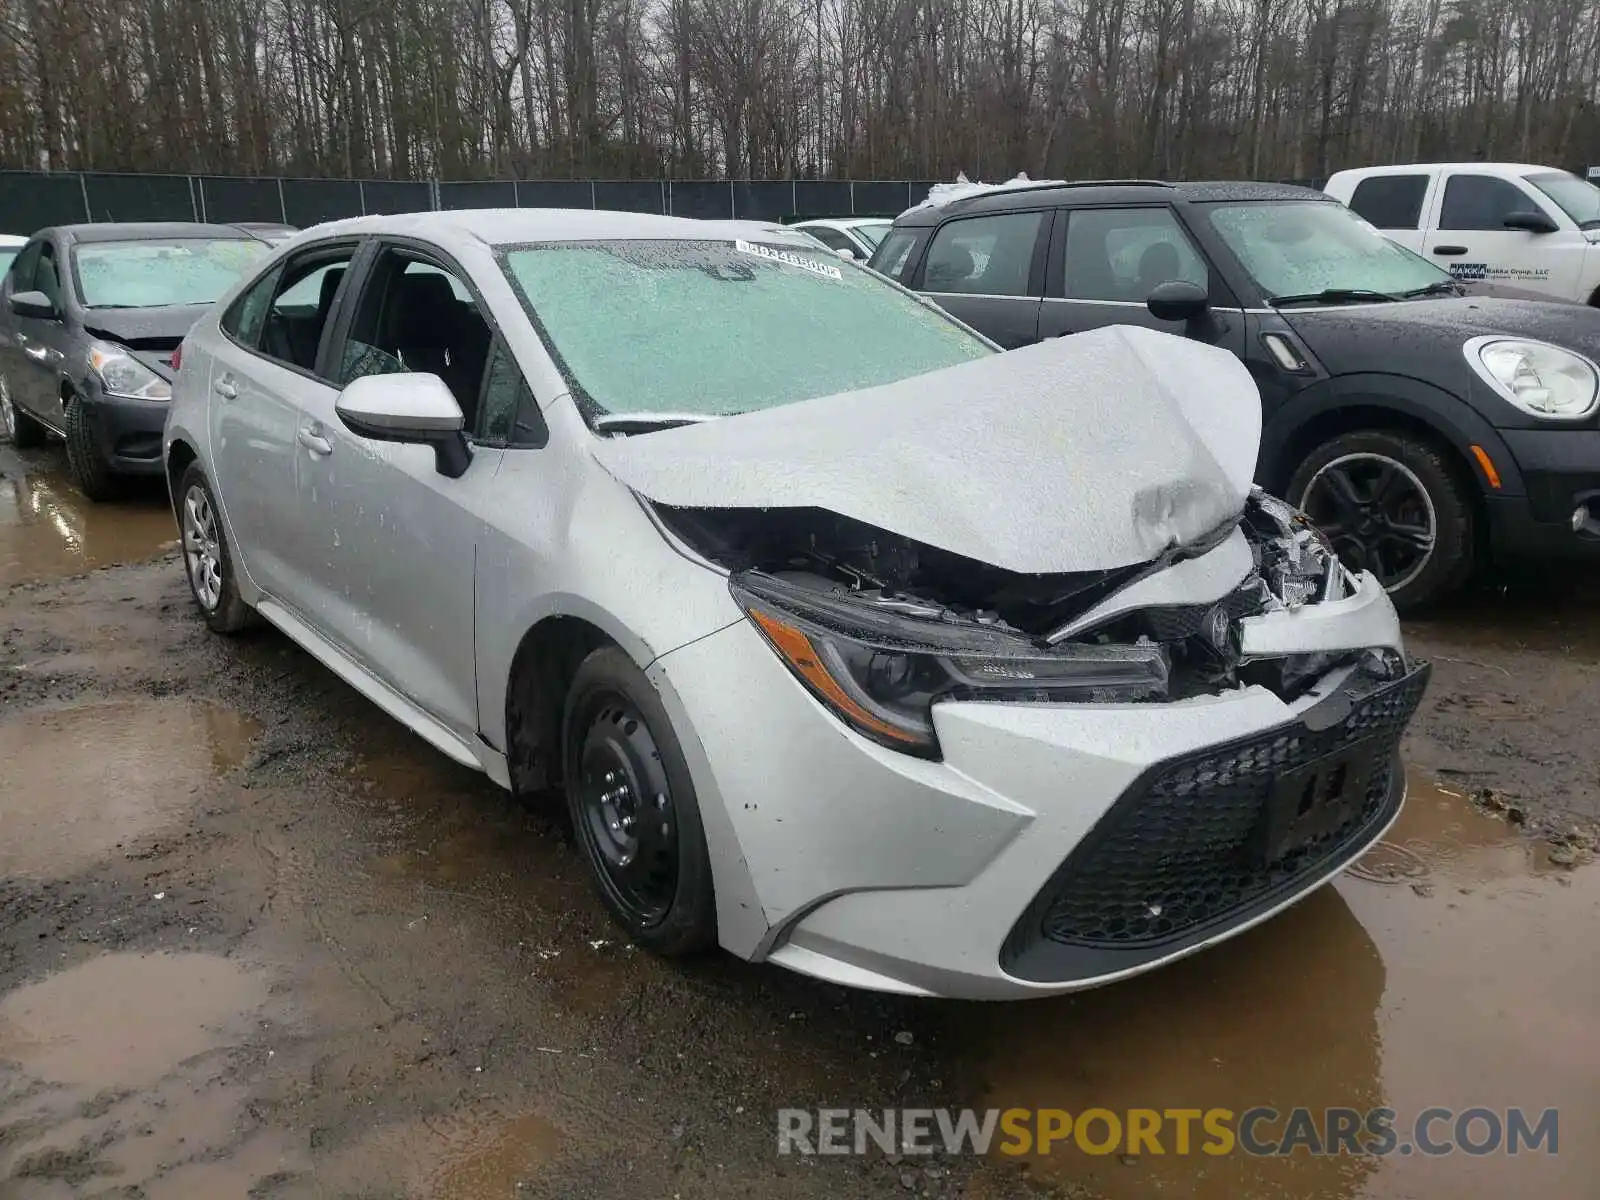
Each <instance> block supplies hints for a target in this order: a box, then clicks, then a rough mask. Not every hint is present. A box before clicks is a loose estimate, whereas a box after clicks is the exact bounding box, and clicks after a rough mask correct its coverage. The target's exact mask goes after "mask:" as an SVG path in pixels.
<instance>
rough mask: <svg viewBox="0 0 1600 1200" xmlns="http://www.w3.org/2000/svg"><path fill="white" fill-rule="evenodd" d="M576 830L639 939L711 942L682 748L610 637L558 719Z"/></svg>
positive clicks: (702, 856) (674, 950)
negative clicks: (611, 644)
mask: <svg viewBox="0 0 1600 1200" xmlns="http://www.w3.org/2000/svg"><path fill="white" fill-rule="evenodd" d="M562 740H563V747H564V755H563V758H564V771H563V774H564V776H565V791H566V796H567V805H568V810H569V813H570V815H571V818H572V827H573V832H574V834H575V835H576V838H577V842H578V846H579V849H580V850H581V851H582V853H583V855H584V858H585V860H586V861H587V862H588V864H589V868H590V873H591V874H592V875H593V877H594V880H595V884H596V886H597V888H598V889H599V892H600V896H601V898H602V899H603V900H604V901H605V903H606V907H607V908H608V909H609V910H610V912H611V914H612V916H613V918H614V919H615V920H616V921H617V922H618V923H619V924H620V925H621V926H622V927H623V928H624V929H626V930H627V931H628V932H629V934H630V935H632V936H633V938H634V939H635V940H636V941H638V942H639V943H640V944H641V945H644V946H647V947H649V948H650V949H652V950H656V951H657V952H659V953H663V954H683V953H688V952H690V951H693V950H699V949H702V948H704V947H706V946H709V945H711V944H712V943H713V942H714V941H715V938H716V908H715V903H714V897H713V894H712V886H711V866H710V860H709V856H708V854H707V851H706V845H705V836H704V833H703V832H702V828H701V824H700V810H699V806H698V803H697V801H696V798H695V794H694V785H693V782H692V781H691V780H690V778H689V771H688V767H687V765H686V764H685V763H684V759H683V752H682V750H681V748H680V747H679V745H678V741H677V738H676V737H675V736H674V734H673V732H672V726H671V724H670V722H669V721H668V719H667V714H666V711H665V709H664V708H663V707H662V705H661V701H660V698H659V697H658V696H657V694H656V691H655V689H654V688H653V687H652V686H651V685H650V682H649V680H648V679H646V678H645V676H644V673H643V672H642V671H640V670H639V668H638V667H637V666H635V665H634V663H633V661H632V660H631V659H630V658H628V656H627V655H626V654H624V653H623V652H622V651H621V650H619V649H617V648H616V647H614V646H606V647H602V648H601V649H599V650H596V651H594V653H592V654H590V655H589V656H588V657H587V658H586V659H584V661H583V664H582V665H581V666H580V667H579V668H578V673H577V676H576V678H575V679H574V680H573V684H572V689H571V692H570V693H569V695H568V698H567V705H566V712H565V719H564V721H563V738H562Z"/></svg>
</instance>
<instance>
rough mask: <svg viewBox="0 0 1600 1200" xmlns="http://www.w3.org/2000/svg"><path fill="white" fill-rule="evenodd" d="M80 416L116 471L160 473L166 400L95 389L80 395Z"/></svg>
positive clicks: (101, 453)
mask: <svg viewBox="0 0 1600 1200" xmlns="http://www.w3.org/2000/svg"><path fill="white" fill-rule="evenodd" d="M82 402H83V405H84V416H85V417H86V418H88V421H89V429H90V431H91V432H92V433H93V434H94V441H95V446H96V447H97V448H98V449H99V451H100V456H101V457H102V458H103V459H104V460H105V462H106V465H107V466H109V467H110V468H111V470H113V471H115V472H116V473H117V474H119V475H160V474H161V472H162V466H161V435H162V431H163V429H164V428H165V426H166V423H167V410H168V409H169V408H170V407H171V404H170V402H169V401H166V400H133V399H130V398H128V397H125V396H109V395H106V394H105V393H104V392H101V391H99V390H98V389H96V390H94V391H92V392H90V393H89V394H88V395H86V396H85V397H84V398H83V401H82Z"/></svg>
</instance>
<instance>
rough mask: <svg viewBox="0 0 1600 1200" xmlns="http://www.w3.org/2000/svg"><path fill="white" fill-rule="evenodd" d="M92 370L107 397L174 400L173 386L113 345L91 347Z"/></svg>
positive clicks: (98, 344)
mask: <svg viewBox="0 0 1600 1200" xmlns="http://www.w3.org/2000/svg"><path fill="white" fill-rule="evenodd" d="M89 369H90V370H91V371H93V372H94V373H95V375H96V376H97V377H98V378H99V380H100V386H101V387H103V388H105V390H106V394H107V395H111V396H127V397H130V398H131V399H134V400H170V399H172V385H171V384H170V383H168V382H167V381H166V380H165V379H163V378H161V376H159V375H157V374H156V373H155V372H154V371H152V370H151V369H150V368H149V367H147V366H145V365H144V364H143V363H142V362H140V361H139V360H138V359H137V358H134V357H133V356H132V355H131V354H129V353H128V352H127V351H126V350H124V349H123V348H122V347H121V346H118V345H116V344H115V343H113V342H90V343H89Z"/></svg>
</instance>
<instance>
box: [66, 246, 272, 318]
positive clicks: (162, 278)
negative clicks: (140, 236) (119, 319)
mask: <svg viewBox="0 0 1600 1200" xmlns="http://www.w3.org/2000/svg"><path fill="white" fill-rule="evenodd" d="M270 250H271V247H270V246H268V245H267V244H266V243H264V242H259V241H256V240H255V239H253V238H250V239H246V238H153V239H151V240H149V241H138V242H89V243H85V244H83V245H79V246H75V247H74V248H73V251H72V270H73V275H74V276H75V277H76V279H77V282H78V295H79V296H80V297H81V298H82V300H83V306H84V307H85V308H162V307H165V306H167V305H179V304H210V303H212V302H213V301H215V300H216V299H217V298H218V297H219V296H221V295H222V293H223V292H225V291H227V290H228V289H229V288H230V287H232V286H233V283H234V281H235V280H236V279H238V278H239V276H240V275H242V274H243V273H244V272H245V271H246V270H247V269H249V267H250V266H251V264H253V263H255V262H256V261H257V260H258V259H260V258H261V257H262V256H263V255H264V254H267V253H269V252H270Z"/></svg>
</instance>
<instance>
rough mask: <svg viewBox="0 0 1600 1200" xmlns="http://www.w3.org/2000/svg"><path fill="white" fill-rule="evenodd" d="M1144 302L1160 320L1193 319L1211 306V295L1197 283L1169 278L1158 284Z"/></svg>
mask: <svg viewBox="0 0 1600 1200" xmlns="http://www.w3.org/2000/svg"><path fill="white" fill-rule="evenodd" d="M1144 303H1145V307H1146V308H1148V309H1149V310H1150V315H1151V316H1152V317H1154V318H1155V319H1156V320H1158V321H1192V320H1194V318H1196V317H1198V316H1200V315H1201V314H1202V313H1204V312H1206V311H1208V310H1209V309H1210V308H1211V297H1210V296H1208V295H1206V290H1205V288H1203V287H1201V286H1200V285H1199V284H1197V283H1190V282H1189V281H1188V280H1187V279H1169V280H1167V282H1165V283H1158V284H1156V286H1155V287H1154V288H1153V289H1152V290H1151V292H1150V295H1149V297H1148V298H1147V299H1146V300H1145V302H1144Z"/></svg>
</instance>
